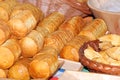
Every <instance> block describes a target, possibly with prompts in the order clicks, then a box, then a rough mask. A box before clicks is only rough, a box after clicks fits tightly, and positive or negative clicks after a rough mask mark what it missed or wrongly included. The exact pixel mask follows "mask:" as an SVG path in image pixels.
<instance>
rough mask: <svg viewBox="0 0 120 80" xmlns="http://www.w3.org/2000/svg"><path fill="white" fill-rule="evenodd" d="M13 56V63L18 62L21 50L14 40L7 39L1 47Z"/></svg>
mask: <svg viewBox="0 0 120 80" xmlns="http://www.w3.org/2000/svg"><path fill="white" fill-rule="evenodd" d="M1 47H4V48H6V49H8V50H10V52H11V53H12V54H13V55H14V61H16V60H18V58H19V57H20V55H21V48H20V45H19V43H18V41H17V40H16V39H8V40H7V41H6V42H5V43H4V44H2V45H1Z"/></svg>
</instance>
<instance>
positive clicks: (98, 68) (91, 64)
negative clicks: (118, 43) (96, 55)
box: [79, 41, 120, 75]
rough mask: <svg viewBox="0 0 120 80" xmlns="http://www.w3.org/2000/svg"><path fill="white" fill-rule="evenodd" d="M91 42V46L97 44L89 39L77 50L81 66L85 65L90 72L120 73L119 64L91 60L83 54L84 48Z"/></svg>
mask: <svg viewBox="0 0 120 80" xmlns="http://www.w3.org/2000/svg"><path fill="white" fill-rule="evenodd" d="M91 44H93V45H94V46H91V47H95V46H97V45H98V44H97V43H96V41H89V42H87V43H85V44H84V45H83V46H82V47H81V48H80V50H79V56H80V62H81V63H82V64H83V66H85V67H87V68H88V70H89V71H91V72H96V73H104V74H112V75H120V66H113V65H107V64H103V63H99V62H96V61H92V60H90V59H88V58H87V57H86V56H85V55H84V50H85V49H86V48H87V47H88V45H91Z"/></svg>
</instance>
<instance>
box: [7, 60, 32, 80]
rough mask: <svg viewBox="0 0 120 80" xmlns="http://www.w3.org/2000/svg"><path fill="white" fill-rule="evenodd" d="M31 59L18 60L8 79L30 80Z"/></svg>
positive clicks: (10, 70) (9, 72) (11, 68)
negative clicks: (29, 67)
mask: <svg viewBox="0 0 120 80" xmlns="http://www.w3.org/2000/svg"><path fill="white" fill-rule="evenodd" d="M30 62H31V59H28V58H22V59H20V60H18V61H17V62H16V63H15V64H14V65H13V66H12V67H10V69H9V71H8V78H13V79H15V80H16V79H17V80H30V75H29V71H28V66H29V63H30Z"/></svg>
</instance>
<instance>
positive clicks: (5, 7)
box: [0, 0, 17, 22]
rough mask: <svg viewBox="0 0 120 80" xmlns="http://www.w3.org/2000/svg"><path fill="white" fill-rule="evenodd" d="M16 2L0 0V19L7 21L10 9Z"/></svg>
mask: <svg viewBox="0 0 120 80" xmlns="http://www.w3.org/2000/svg"><path fill="white" fill-rule="evenodd" d="M16 4H17V2H16V0H5V1H1V2H0V19H1V20H4V21H6V22H7V21H8V20H9V19H10V14H11V12H12V9H13V8H14V6H15V5H16Z"/></svg>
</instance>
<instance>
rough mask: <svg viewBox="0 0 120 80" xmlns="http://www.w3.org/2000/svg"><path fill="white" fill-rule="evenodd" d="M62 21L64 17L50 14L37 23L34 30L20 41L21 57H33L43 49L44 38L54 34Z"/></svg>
mask: <svg viewBox="0 0 120 80" xmlns="http://www.w3.org/2000/svg"><path fill="white" fill-rule="evenodd" d="M63 21H64V16H63V15H62V14H60V13H58V12H54V13H52V14H50V15H49V16H48V17H46V18H44V19H43V21H41V22H40V23H39V25H38V26H37V28H36V29H35V30H32V31H31V32H30V33H29V34H28V35H27V36H25V37H24V38H22V39H21V40H20V46H21V49H22V56H24V57H33V56H34V55H35V54H37V52H39V51H40V50H41V49H42V48H43V43H44V37H45V36H47V35H48V34H50V33H52V32H54V31H55V30H56V29H57V28H58V27H59V25H60V24H61V23H62V22H63Z"/></svg>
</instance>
